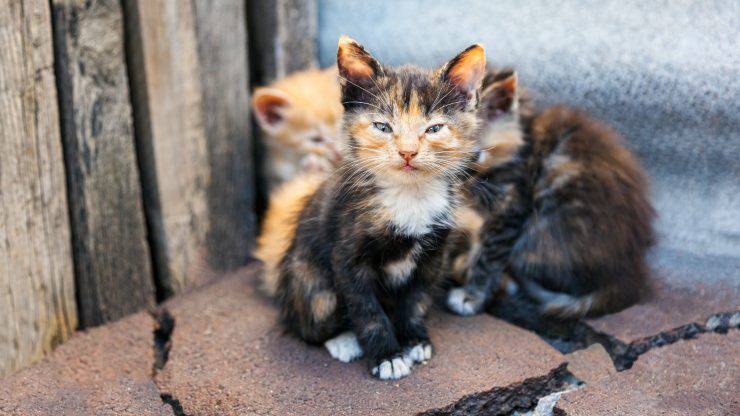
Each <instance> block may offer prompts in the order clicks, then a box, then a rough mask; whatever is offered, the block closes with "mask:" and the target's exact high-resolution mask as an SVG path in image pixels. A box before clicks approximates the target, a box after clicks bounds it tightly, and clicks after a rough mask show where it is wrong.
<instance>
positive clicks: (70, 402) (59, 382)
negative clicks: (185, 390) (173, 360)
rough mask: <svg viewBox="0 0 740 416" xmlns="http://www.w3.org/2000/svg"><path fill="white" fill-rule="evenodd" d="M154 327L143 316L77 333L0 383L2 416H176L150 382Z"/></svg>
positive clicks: (145, 315) (144, 314) (149, 318)
mask: <svg viewBox="0 0 740 416" xmlns="http://www.w3.org/2000/svg"><path fill="white" fill-rule="evenodd" d="M153 328H154V321H153V320H152V318H151V317H150V316H149V315H148V314H146V313H138V314H135V315H132V316H129V317H127V318H124V319H122V320H120V321H118V322H116V323H113V324H110V325H107V326H104V327H100V328H94V329H92V330H90V331H87V332H84V333H78V334H76V335H75V336H74V337H72V339H70V340H69V341H68V342H66V343H65V344H63V345H61V346H60V347H59V348H57V349H56V350H55V351H54V352H53V353H52V354H51V355H50V356H48V357H47V358H45V359H44V360H43V361H41V362H39V363H38V364H36V365H33V366H31V367H29V368H26V369H24V370H21V371H19V372H17V373H15V374H12V375H10V376H8V377H5V378H3V379H0V415H111V416H113V415H172V409H171V408H169V406H166V405H164V404H163V403H162V400H161V399H160V397H159V391H158V390H157V387H156V386H155V385H154V383H153V382H152V380H151V371H152V364H153V362H154V357H153V345H152V343H153V341H152V339H153V338H152V330H153Z"/></svg>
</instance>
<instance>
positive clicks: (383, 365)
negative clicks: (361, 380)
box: [370, 356, 411, 380]
mask: <svg viewBox="0 0 740 416" xmlns="http://www.w3.org/2000/svg"><path fill="white" fill-rule="evenodd" d="M370 374H372V375H373V376H374V377H377V378H379V379H381V380H398V379H399V378H402V377H406V376H407V375H409V374H411V363H409V362H407V361H406V360H404V358H403V357H401V356H396V357H393V358H388V359H385V360H381V361H380V363H379V364H378V365H376V366H375V367H373V368H372V369H371V370H370Z"/></svg>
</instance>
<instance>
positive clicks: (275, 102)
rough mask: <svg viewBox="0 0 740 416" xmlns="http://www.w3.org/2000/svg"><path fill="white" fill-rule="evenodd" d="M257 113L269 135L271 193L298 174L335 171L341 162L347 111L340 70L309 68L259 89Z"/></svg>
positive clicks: (254, 104) (254, 99) (254, 100)
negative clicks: (340, 141)
mask: <svg viewBox="0 0 740 416" xmlns="http://www.w3.org/2000/svg"><path fill="white" fill-rule="evenodd" d="M252 109H253V111H254V114H255V116H256V119H257V123H258V124H259V126H260V128H261V129H262V131H264V132H265V136H266V137H265V143H266V146H267V149H268V152H267V154H268V161H267V163H265V166H266V167H267V172H266V174H267V181H268V185H269V188H270V189H275V187H276V186H277V185H278V184H280V183H282V182H285V181H287V180H289V179H291V178H293V177H294V176H296V175H297V174H298V173H304V172H330V171H332V170H333V169H334V167H335V166H336V165H338V164H339V162H340V160H339V150H338V146H337V139H338V137H339V126H340V123H341V119H342V111H343V108H342V104H341V103H340V99H339V80H338V79H337V71H336V68H327V69H324V70H317V69H309V70H305V71H301V72H297V73H295V74H292V75H290V76H288V77H286V78H283V79H281V80H278V81H276V82H275V83H273V84H272V85H270V86H268V87H259V88H257V89H255V91H254V93H253V95H252Z"/></svg>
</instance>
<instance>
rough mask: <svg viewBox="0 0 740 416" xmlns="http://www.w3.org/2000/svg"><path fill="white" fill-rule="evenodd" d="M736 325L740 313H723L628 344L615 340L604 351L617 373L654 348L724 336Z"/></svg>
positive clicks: (628, 367) (739, 322)
mask: <svg viewBox="0 0 740 416" xmlns="http://www.w3.org/2000/svg"><path fill="white" fill-rule="evenodd" d="M738 324H740V311H735V312H723V313H718V314H715V315H712V316H710V317H709V319H707V321H706V323H705V324H700V323H696V322H692V323H688V324H686V325H681V326H679V327H677V328H674V329H671V330H668V331H663V332H659V333H657V334H655V335H651V336H648V337H645V338H642V339H638V340H635V341H632V342H630V343H629V344H625V343H623V342H621V341H619V340H616V339H615V340H614V343H613V345H612V347H611V349H609V348H607V349H606V350H607V352H609V355H610V356H611V357H612V361H614V367H616V368H617V371H624V370H629V369H630V368H632V365H633V364H634V363H635V361H637V358H638V357H639V356H641V355H642V354H645V353H646V352H648V351H650V350H652V349H654V348H660V347H664V346H666V345H671V344H674V343H676V342H678V341H680V340H690V339H695V338H697V337H698V336H699V335H701V334H704V333H708V332H715V333H718V334H726V333H727V332H728V331H729V330H730V329H736V328H738V326H739V325H738ZM605 348H606V347H605Z"/></svg>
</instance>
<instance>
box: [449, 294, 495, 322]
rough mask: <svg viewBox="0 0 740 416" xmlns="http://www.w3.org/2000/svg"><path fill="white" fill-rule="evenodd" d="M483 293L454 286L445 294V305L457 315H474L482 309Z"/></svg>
mask: <svg viewBox="0 0 740 416" xmlns="http://www.w3.org/2000/svg"><path fill="white" fill-rule="evenodd" d="M485 300H486V299H485V295H484V294H483V293H482V292H469V291H467V290H465V288H462V287H456V288H454V289H452V290H450V292H449V293H448V294H447V307H448V308H450V310H451V311H452V312H455V313H456V314H458V315H462V316H470V315H475V314H477V313H478V312H480V311H481V309H483V303H484V302H485Z"/></svg>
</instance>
